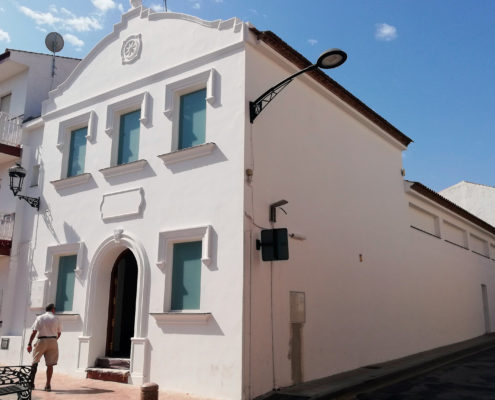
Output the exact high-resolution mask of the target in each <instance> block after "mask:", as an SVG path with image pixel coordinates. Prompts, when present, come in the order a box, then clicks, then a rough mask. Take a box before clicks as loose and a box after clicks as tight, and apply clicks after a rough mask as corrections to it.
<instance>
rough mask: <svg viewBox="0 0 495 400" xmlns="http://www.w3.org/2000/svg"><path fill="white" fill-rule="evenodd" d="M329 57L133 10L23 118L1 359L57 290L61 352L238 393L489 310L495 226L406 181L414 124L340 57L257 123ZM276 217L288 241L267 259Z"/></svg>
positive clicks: (446, 337)
mask: <svg viewBox="0 0 495 400" xmlns="http://www.w3.org/2000/svg"><path fill="white" fill-rule="evenodd" d="M164 38H167V39H166V40H165V39H164ZM172 38H173V39H172ZM308 65H310V62H309V61H308V60H306V59H305V58H304V57H303V56H301V55H300V54H299V53H297V52H296V51H295V50H293V49H292V48H290V47H289V46H288V45H287V44H286V43H284V42H283V41H282V40H281V39H280V38H278V37H277V36H276V35H274V34H273V33H271V32H260V31H258V30H256V29H255V28H254V27H252V26H251V25H249V24H247V23H244V22H242V21H240V20H238V19H236V18H233V19H230V20H227V21H213V22H208V21H202V20H199V19H197V18H195V17H192V16H188V15H183V14H175V13H155V12H152V11H150V10H149V9H146V8H144V7H142V6H135V7H133V8H132V9H131V10H130V11H128V12H127V13H125V14H124V15H123V16H122V21H121V22H120V23H119V24H117V25H115V27H114V30H113V32H111V33H110V34H109V35H108V36H106V37H105V38H103V39H102V40H101V41H100V43H99V44H98V45H97V46H96V47H95V48H94V49H93V50H92V51H91V52H90V53H89V54H88V55H87V56H86V57H85V58H84V59H83V60H82V61H81V62H80V63H78V64H77V66H74V67H75V68H74V70H73V72H72V73H71V74H70V76H68V78H67V79H64V81H63V82H62V83H60V84H59V85H57V87H56V89H54V90H52V91H50V93H49V96H48V97H47V99H46V100H45V101H44V102H43V107H42V110H41V117H40V118H37V119H33V120H31V121H29V122H26V123H24V124H23V131H24V137H25V139H24V143H25V145H24V152H23V159H22V163H23V165H24V166H25V168H26V169H27V170H28V171H29V174H28V176H27V178H26V179H27V180H31V181H33V176H38V186H36V187H34V188H29V189H27V191H28V194H30V195H35V194H39V195H41V207H40V211H39V213H38V212H36V210H34V209H29V208H28V206H27V205H26V204H25V203H20V202H18V203H16V204H17V207H21V206H22V208H23V220H22V222H21V223H20V227H19V228H17V226H16V229H15V231H16V234H17V232H18V235H19V238H18V239H17V241H18V243H19V246H22V250H19V251H18V252H17V253H16V254H17V255H18V261H17V266H16V269H17V271H18V273H17V274H16V276H15V279H14V280H13V282H14V283H15V285H16V286H15V287H16V290H15V293H10V292H9V293H10V294H9V295H8V297H9V300H8V302H7V303H8V306H7V308H4V310H7V312H8V313H9V315H12V317H11V318H10V319H7V324H6V323H4V326H3V327H2V338H8V339H10V347H9V349H7V350H2V353H0V354H1V355H2V360H6V361H5V362H8V363H14V362H15V363H17V361H18V360H19V361H20V362H21V363H28V362H29V360H30V358H29V356H28V354H27V353H26V351H25V346H24V342H25V338H26V336H27V335H29V334H30V326H31V325H32V323H33V321H34V319H35V317H36V314H37V313H40V312H41V310H42V307H43V306H44V305H45V304H46V303H48V302H54V303H55V304H56V307H57V312H58V314H59V317H60V318H61V319H62V322H63V325H64V332H63V334H62V336H61V338H60V349H61V358H60V362H59V366H58V371H61V372H64V373H68V374H74V375H79V376H86V374H87V373H88V372H87V371H88V368H92V367H94V366H95V363H96V362H97V359H98V358H100V357H104V356H110V357H117V358H123V359H129V363H130V366H129V377H128V382H129V383H132V384H142V383H144V382H149V381H153V382H157V383H159V385H160V387H161V388H163V389H169V390H175V391H183V392H189V393H194V394H201V395H203V396H209V397H215V398H227V399H248V398H255V397H256V396H258V395H261V394H263V393H266V392H268V391H270V390H272V389H274V388H277V387H283V386H289V385H292V384H294V383H299V382H303V381H310V380H313V379H318V378H321V377H325V376H329V375H332V374H336V373H339V372H343V371H348V370H352V369H354V368H358V367H361V366H364V365H369V364H373V363H379V362H382V361H386V360H391V359H394V358H398V357H402V356H406V355H409V354H412V353H416V352H420V351H424V350H428V349H431V348H435V347H438V346H442V345H446V344H450V343H454V342H458V341H461V340H464V339H468V338H472V337H476V336H479V335H482V334H484V333H486V332H490V331H491V330H492V328H491V325H490V320H493V318H494V314H493V310H494V309H495V304H494V295H493V292H494V285H495V274H494V268H495V261H494V259H495V228H493V227H492V226H491V225H489V224H487V223H486V222H484V221H482V220H480V219H479V218H476V217H474V216H473V215H471V214H469V213H468V212H466V211H465V210H463V209H460V208H459V207H457V206H455V205H453V204H452V203H450V202H446V201H445V199H443V198H442V197H441V196H439V195H438V194H436V193H434V192H431V191H429V189H427V188H425V187H424V186H422V185H421V184H419V183H413V182H407V181H404V179H403V177H402V174H401V169H402V151H404V150H406V148H407V145H408V144H409V142H410V139H409V138H408V137H407V136H405V135H404V134H403V133H401V132H400V131H399V130H398V129H396V128H395V127H393V126H392V125H391V124H389V123H388V122H387V121H386V120H384V119H383V118H382V117H380V116H379V115H377V114H376V113H375V112H373V111H372V110H371V109H369V108H368V107H367V106H366V105H364V104H363V103H362V102H360V101H359V100H358V99H357V98H355V97H354V96H353V95H352V94H350V93H349V92H347V91H346V90H345V89H344V88H342V87H341V86H340V85H338V84H337V83H336V82H335V81H333V80H332V79H331V78H329V77H328V76H327V75H326V74H324V73H322V72H321V71H313V72H311V73H308V74H306V75H303V76H301V77H300V78H298V79H297V80H296V81H294V82H293V83H292V84H291V86H290V87H288V88H286V89H285V91H284V92H283V93H281V94H280V95H278V96H277V98H276V100H275V101H273V102H272V103H271V104H270V105H269V106H268V108H267V109H266V111H264V112H263V114H261V115H260V116H259V117H258V118H257V119H256V121H255V122H254V123H250V118H249V101H250V100H252V99H255V98H257V97H258V96H259V94H260V93H263V92H264V91H265V90H266V89H267V88H268V87H270V86H272V85H273V84H274V83H277V82H279V81H280V80H282V79H284V78H285V77H287V76H288V75H290V74H291V73H294V72H296V71H297V70H299V69H301V68H304V67H306V66H308ZM0 67H1V65H0ZM26 149H29V152H27V151H26ZM12 161H14V159H9V161H8V164H9V165H11V164H12ZM35 166H39V167H38V171H37V172H36V168H33V167H35ZM36 174H37V175H36ZM4 176H5V170H4V172H3V177H4ZM3 179H6V178H3ZM3 182H4V181H3ZM4 186H6V185H2V196H5V197H6V198H7V197H8V195H9V193H8V191H7V190H6V189H5V187H4ZM10 196H11V195H10ZM280 200H285V201H287V203H286V204H285V205H284V206H283V209H284V211H285V213H284V212H281V210H280V208H276V210H275V211H276V220H275V221H274V220H273V218H270V217H269V216H270V208H271V205H273V204H276V203H278V202H279V201H280ZM8 201H9V202H12V204H14V201H13V200H12V199H11V198H9V200H8ZM274 227H275V228H282V227H285V228H287V229H288V232H289V239H288V240H289V259H288V260H286V261H272V262H265V261H262V259H261V256H260V251H259V250H257V246H256V240H257V239H259V238H260V231H261V230H262V229H269V228H274ZM0 261H1V259H0ZM9 279H10V278H9ZM2 282H4V281H3V280H2ZM9 285H10V284H9ZM4 297H5V296H4ZM23 298H28V300H29V301H28V304H25V303H23V302H22V299H23ZM7 303H6V302H5V300H4V304H7ZM90 371H91V370H90Z"/></svg>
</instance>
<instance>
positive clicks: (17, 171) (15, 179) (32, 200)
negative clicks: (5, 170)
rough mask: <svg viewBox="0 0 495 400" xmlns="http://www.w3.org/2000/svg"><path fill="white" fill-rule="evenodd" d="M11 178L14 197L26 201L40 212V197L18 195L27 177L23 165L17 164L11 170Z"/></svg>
mask: <svg viewBox="0 0 495 400" xmlns="http://www.w3.org/2000/svg"><path fill="white" fill-rule="evenodd" d="M9 177H10V190H12V193H14V196H16V197H18V198H19V199H24V200H26V201H27V202H28V204H29V205H30V206H31V207H34V208H36V209H37V210H38V211H39V209H40V198H39V197H29V196H23V195H18V193H19V192H20V191H21V190H22V183H23V182H24V178H25V177H26V170H25V169H24V168H22V166H21V164H19V163H16V164H15V165H14V166H13V167H10V168H9Z"/></svg>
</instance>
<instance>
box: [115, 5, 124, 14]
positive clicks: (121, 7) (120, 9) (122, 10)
mask: <svg viewBox="0 0 495 400" xmlns="http://www.w3.org/2000/svg"><path fill="white" fill-rule="evenodd" d="M117 8H118V9H119V11H120V12H121V13H123V12H124V6H123V5H122V4H120V3H119V5H118V6H117Z"/></svg>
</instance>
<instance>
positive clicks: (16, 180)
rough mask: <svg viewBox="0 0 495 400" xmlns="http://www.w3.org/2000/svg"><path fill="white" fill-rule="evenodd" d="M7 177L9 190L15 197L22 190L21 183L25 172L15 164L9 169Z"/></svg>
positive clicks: (19, 165)
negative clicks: (8, 178)
mask: <svg viewBox="0 0 495 400" xmlns="http://www.w3.org/2000/svg"><path fill="white" fill-rule="evenodd" d="M9 177H10V190H12V193H14V196H17V193H19V192H20V191H21V190H22V181H23V180H24V178H25V177H26V170H25V169H24V168H22V166H21V164H19V163H16V164H15V165H14V166H13V167H10V168H9Z"/></svg>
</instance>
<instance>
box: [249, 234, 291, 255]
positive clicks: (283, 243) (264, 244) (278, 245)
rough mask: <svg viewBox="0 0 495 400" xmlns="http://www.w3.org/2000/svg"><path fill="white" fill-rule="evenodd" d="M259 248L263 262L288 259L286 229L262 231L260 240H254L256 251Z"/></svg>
mask: <svg viewBox="0 0 495 400" xmlns="http://www.w3.org/2000/svg"><path fill="white" fill-rule="evenodd" d="M260 248H261V259H262V260H263V261H279V260H288V259H289V238H288V232H287V228H279V229H263V230H262V231H261V240H259V239H258V240H256V249H257V250H259V249H260Z"/></svg>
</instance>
